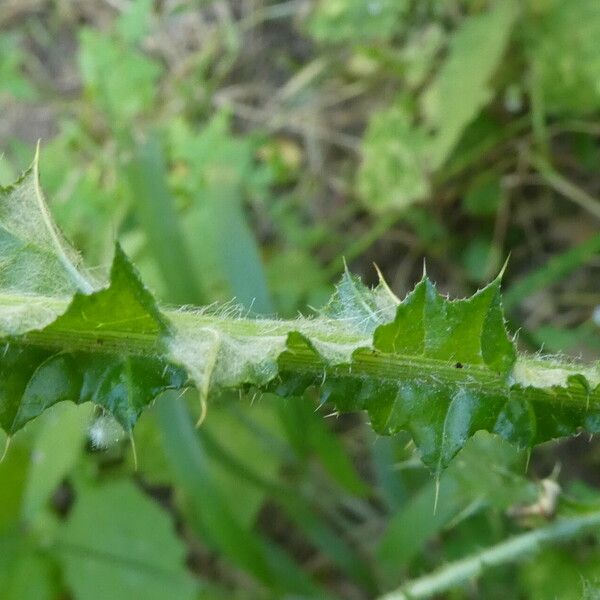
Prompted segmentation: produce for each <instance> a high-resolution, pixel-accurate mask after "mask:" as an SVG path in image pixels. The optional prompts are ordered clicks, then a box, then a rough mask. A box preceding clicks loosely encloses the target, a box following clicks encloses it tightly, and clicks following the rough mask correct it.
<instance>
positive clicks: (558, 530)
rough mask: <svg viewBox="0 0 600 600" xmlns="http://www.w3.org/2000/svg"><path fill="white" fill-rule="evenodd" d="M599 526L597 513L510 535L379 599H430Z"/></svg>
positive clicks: (599, 519)
mask: <svg viewBox="0 0 600 600" xmlns="http://www.w3.org/2000/svg"><path fill="white" fill-rule="evenodd" d="M599 526H600V511H595V512H592V513H588V514H585V515H580V516H576V517H567V518H562V519H560V520H559V521H557V522H556V523H553V524H551V525H547V526H546V527H540V528H539V529H536V530H535V531H530V532H528V533H524V534H522V535H517V536H514V537H512V538H510V539H508V540H506V541H504V542H501V543H500V544H497V545H495V546H492V547H491V548H487V549H486V550H482V551H481V552H477V553H476V554H473V555H472V556H469V557H467V558H463V559H461V560H457V561H455V562H453V563H450V564H448V565H446V566H445V567H443V568H441V569H438V570H437V571H433V572H432V573H430V574H428V575H425V576H424V577H420V578H419V579H414V580H412V581H409V582H408V583H406V584H404V585H403V586H402V587H401V588H399V589H397V590H394V591H393V592H390V593H388V594H385V595H384V596H382V597H381V598H380V600H413V599H416V598H430V597H431V596H434V595H436V594H440V593H442V592H444V591H447V590H449V589H452V588H454V587H456V586H459V585H462V584H464V583H466V582H468V581H469V580H471V579H473V578H475V577H478V576H479V575H481V574H482V573H483V572H484V571H485V570H487V569H488V568H490V567H495V566H498V565H503V564H507V563H511V562H517V561H519V560H521V559H522V558H524V557H527V556H529V555H531V554H535V553H536V552H539V551H540V550H541V549H542V548H543V547H544V545H546V544H553V543H557V542H560V541H563V540H569V539H572V538H574V537H577V536H578V535H580V534H582V533H584V532H586V531H588V530H589V529H592V528H595V527H599Z"/></svg>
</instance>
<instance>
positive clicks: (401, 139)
mask: <svg viewBox="0 0 600 600" xmlns="http://www.w3.org/2000/svg"><path fill="white" fill-rule="evenodd" d="M429 145H430V139H429V137H428V135H427V133H426V132H425V131H424V130H423V129H422V128H420V127H417V126H416V125H415V124H414V122H413V118H412V115H411V113H410V112H409V111H408V110H407V109H406V108H405V107H403V106H402V105H401V104H394V105H392V106H391V107H390V108H388V109H386V110H383V111H381V112H376V113H375V114H374V115H373V117H372V118H371V121H370V122H369V125H368V128H367V131H366V133H365V136H364V139H363V162H362V164H361V166H360V170H359V173H358V191H359V194H360V196H361V198H362V200H363V202H364V203H365V205H366V206H367V207H368V208H369V209H371V210H373V211H381V210H388V209H390V208H394V209H404V208H406V207H408V206H410V205H411V204H413V203H414V202H417V201H419V200H422V199H423V198H425V197H426V196H427V195H428V194H429V191H430V185H429V181H428V157H427V156H428V151H429Z"/></svg>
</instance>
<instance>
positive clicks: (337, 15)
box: [308, 0, 408, 43]
mask: <svg viewBox="0 0 600 600" xmlns="http://www.w3.org/2000/svg"><path fill="white" fill-rule="evenodd" d="M407 9H408V2H407V1H406V0H371V1H370V2H366V1H365V0H320V1H319V2H318V3H317V5H316V6H315V8H314V10H313V13H312V14H311V16H310V19H309V21H308V30H309V32H310V34H311V35H312V36H313V37H314V38H315V39H317V40H318V41H320V42H326V43H335V42H344V41H349V42H352V43H356V42H357V41H369V40H385V39H388V38H390V37H391V36H392V35H394V33H395V32H396V31H397V30H398V29H400V25H401V18H402V17H403V16H404V15H405V14H406V12H407Z"/></svg>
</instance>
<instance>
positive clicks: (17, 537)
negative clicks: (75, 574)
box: [0, 532, 57, 600]
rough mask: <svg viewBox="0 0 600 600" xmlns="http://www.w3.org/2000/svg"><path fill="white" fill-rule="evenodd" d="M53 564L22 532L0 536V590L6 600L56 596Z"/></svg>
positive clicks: (36, 599) (40, 598) (46, 598)
mask: <svg viewBox="0 0 600 600" xmlns="http://www.w3.org/2000/svg"><path fill="white" fill-rule="evenodd" d="M52 566H53V565H52V564H51V562H50V560H48V558H47V557H46V556H44V555H43V554H42V553H40V552H39V550H38V549H37V548H36V547H35V546H34V545H33V544H32V543H31V541H30V540H28V539H27V538H25V536H23V534H22V532H21V533H20V534H19V533H17V532H12V533H10V534H5V535H0V590H1V594H2V599H3V600H53V599H54V598H56V597H57V590H56V589H55V587H56V583H55V580H54V573H53V569H52Z"/></svg>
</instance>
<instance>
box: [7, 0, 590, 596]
mask: <svg viewBox="0 0 600 600" xmlns="http://www.w3.org/2000/svg"><path fill="white" fill-rule="evenodd" d="M599 39H600V4H599V3H598V2H597V1H596V0H575V1H569V0H527V1H524V2H516V1H512V0H511V1H500V0H498V1H496V2H494V1H492V0H490V1H485V0H447V1H440V0H427V1H424V2H409V1H404V0H402V1H400V0H396V1H393V0H314V1H309V2H297V1H294V0H290V1H288V2H274V1H273V2H271V1H267V0H255V1H250V0H235V1H233V0H231V1H226V2H222V1H214V2H213V1H208V0H204V1H202V2H193V1H191V0H190V1H186V0H179V1H174V2H154V1H152V0H127V1H126V0H112V1H105V2H95V3H94V2H76V1H74V0H73V1H72V0H63V1H62V2H56V3H52V2H45V1H42V0H39V1H31V2H17V1H16V0H7V1H5V2H3V3H0V152H1V153H2V155H0V156H1V157H2V158H1V159H0V183H8V182H10V181H11V180H13V179H14V177H15V174H18V173H19V171H20V170H22V169H23V168H24V167H25V166H26V165H27V164H28V163H29V161H30V160H31V156H32V154H33V148H34V145H35V142H36V141H37V140H38V139H39V138H42V180H43V185H44V188H45V190H46V192H47V194H48V198H49V202H50V203H51V206H52V210H53V213H54V214H55V215H56V216H57V219H58V221H59V222H60V224H61V226H62V227H63V229H64V230H65V232H66V234H67V235H68V237H69V238H71V239H72V240H73V241H74V243H75V245H76V246H77V247H79V248H81V249H82V251H83V253H84V254H85V256H86V259H87V261H88V263H92V264H96V265H98V269H100V270H106V269H107V268H108V267H107V266H108V265H109V264H110V260H111V254H112V248H113V243H114V240H115V239H116V238H118V239H119V240H120V241H121V242H122V244H123V246H124V248H125V249H126V251H127V253H128V254H129V255H130V256H132V258H133V259H134V262H135V263H136V264H137V265H138V266H139V267H140V269H141V271H142V273H143V278H144V280H145V281H146V282H148V283H149V284H150V286H151V287H152V288H153V290H154V291H155V292H156V293H157V294H158V296H159V297H160V298H161V299H162V300H163V301H164V302H172V303H190V304H205V303H210V302H215V301H217V302H227V301H229V300H231V299H232V298H234V297H235V298H236V301H237V302H239V303H241V304H243V305H244V306H245V307H246V309H247V310H249V311H251V312H255V313H263V314H264V313H274V312H277V313H278V314H282V315H293V314H295V313H296V311H298V310H306V309H307V306H311V307H319V306H321V305H322V303H323V302H324V300H325V298H326V297H327V295H328V290H329V287H330V284H331V281H332V280H333V279H335V278H336V277H337V275H338V274H339V273H340V272H341V270H342V257H343V256H345V257H346V260H347V261H349V262H352V263H353V267H355V270H357V271H362V272H363V273H364V274H365V275H366V276H367V278H371V280H372V281H373V280H374V279H375V277H374V274H373V270H372V268H371V266H370V264H371V262H372V261H376V262H377V263H378V265H379V266H380V268H381V270H382V271H383V272H384V274H385V275H386V277H387V279H388V280H389V281H390V283H391V285H392V287H393V288H394V290H395V291H397V292H398V293H399V294H402V293H403V292H405V291H406V290H407V289H408V288H409V287H410V284H411V283H412V282H413V281H414V280H415V279H416V278H417V277H418V276H419V273H420V271H421V270H422V268H423V265H422V257H424V256H426V257H427V269H428V272H430V273H431V274H432V275H433V276H434V277H436V278H437V279H438V280H439V282H440V284H441V286H442V288H443V289H445V290H448V291H451V292H453V293H454V294H459V295H460V294H467V293H470V292H472V291H473V290H474V289H475V288H476V287H477V286H480V285H481V284H482V282H484V281H486V280H488V279H489V278H490V277H492V276H494V275H495V274H496V273H497V272H498V271H499V270H500V268H501V265H502V263H503V261H504V259H505V258H506V256H507V255H508V254H509V252H510V253H512V254H511V260H510V263H509V268H508V271H507V273H506V275H505V287H506V288H507V296H506V297H507V300H508V314H507V316H508V318H509V320H510V321H511V324H512V325H513V329H517V328H518V329H519V331H520V338H519V339H520V343H521V344H522V345H523V346H525V347H526V348H528V349H530V350H538V349H539V348H540V347H542V346H543V347H544V348H546V349H549V350H550V351H553V352H559V351H560V352H573V353H576V354H584V355H586V356H588V357H596V358H597V352H598V348H599V347H600V343H599V341H598V340H599V336H598V325H597V324H595V323H594V321H593V319H592V315H593V313H594V309H595V307H597V306H598V305H600V295H599V292H598V287H597V281H598V269H599V268H600V264H599V263H598V237H597V236H598V223H599V220H600V208H599V206H600V204H599V203H598V200H597V197H598V194H600V179H599V176H598V173H599V172H600V145H599V138H600V120H599V118H598V115H599V111H600V46H599V45H598V40H599ZM0 393H1V391H0ZM197 404H198V399H197V397H196V395H195V394H194V392H192V391H190V392H189V393H187V394H186V395H185V396H184V397H181V398H178V397H164V398H161V399H159V400H157V402H156V406H155V407H154V409H153V410H151V411H149V412H147V413H146V414H145V415H144V416H143V417H142V419H141V421H140V424H139V426H138V428H137V430H136V433H135V444H136V448H137V454H138V459H139V465H138V469H137V471H136V470H135V469H134V464H133V458H132V453H131V448H130V442H129V440H128V438H127V436H124V435H122V433H123V432H121V431H119V430H118V428H116V429H115V428H114V426H113V424H111V423H110V422H108V421H107V420H106V417H105V416H103V415H99V414H94V413H93V412H92V411H91V409H90V408H89V407H87V406H81V407H74V406H72V405H69V404H64V405H57V406H55V407H54V408H53V409H51V410H50V411H48V412H47V413H46V414H45V415H44V416H42V417H41V418H40V419H38V420H37V421H35V422H34V423H32V424H30V425H29V426H27V427H26V428H25V430H24V431H23V432H21V433H19V434H18V435H16V436H15V438H14V439H13V440H12V443H11V447H10V449H9V452H8V453H7V456H6V458H5V460H4V461H3V462H2V463H0V597H2V598H3V599H4V598H6V599H7V600H17V599H19V600H21V599H24V600H28V599H35V600H37V599H39V598H41V599H48V600H55V599H58V598H71V597H72V598H74V599H75V600H88V599H90V600H91V599H96V598H111V599H114V600H120V599H129V598H154V597H156V598H163V597H169V598H174V599H179V598H181V599H187V598H207V599H208V598H210V599H213V598H238V597H239V598H281V597H306V598H329V597H331V598H349V599H354V598H356V599H361V598H373V597H376V596H377V595H378V594H380V593H383V592H386V591H388V590H389V589H391V588H392V587H394V586H397V585H399V584H401V583H402V582H403V581H405V580H407V579H410V578H414V577H416V576H419V575H422V574H423V573H425V572H428V571H429V570H431V569H433V568H435V567H436V566H439V565H441V564H444V563H446V562H448V561H452V560H455V559H457V558H459V557H461V556H464V555H466V554H469V553H471V552H474V551H476V550H478V549H481V548H482V547H485V546H487V545H492V544H495V543H497V542H499V541H501V540H503V539H505V538H506V537H507V536H508V535H511V534H515V533H518V532H521V531H522V530H523V527H524V526H525V525H526V524H524V523H522V522H520V521H519V520H518V519H515V518H514V517H511V516H509V515H507V510H509V509H512V508H514V506H516V505H519V504H521V503H530V502H535V499H536V496H537V495H538V494H539V492H540V490H539V486H538V485H537V484H536V478H541V477H546V476H547V475H548V473H549V470H551V468H552V466H553V464H554V462H556V461H557V460H560V461H562V462H563V463H565V464H566V467H565V468H563V472H562V474H561V483H562V484H563V485H564V487H565V489H566V490H567V491H566V492H565V494H564V497H563V500H562V501H561V503H560V506H559V509H558V510H559V513H560V512H561V511H563V510H566V509H565V505H567V508H569V506H568V505H569V502H570V503H571V504H572V503H573V502H574V500H573V498H575V499H576V500H577V501H581V502H583V500H582V498H583V499H585V501H586V502H592V501H593V502H597V491H596V490H595V489H594V484H595V485H597V483H598V482H597V476H595V475H594V473H597V468H598V463H599V460H600V454H599V453H598V446H597V444H596V443H594V442H591V443H590V444H589V446H585V447H584V448H585V451H583V450H582V446H581V445H580V446H576V451H575V450H572V449H571V450H570V449H569V448H570V447H566V448H565V447H563V448H562V449H561V448H558V449H556V448H554V447H547V448H541V449H540V450H538V451H536V452H535V453H534V455H533V456H532V457H527V456H524V455H523V454H522V453H519V452H517V451H515V450H514V449H513V448H510V447H507V446H506V445H505V444H503V443H501V442H499V441H498V440H497V439H495V438H494V437H492V436H489V435H487V434H485V435H484V434H478V435H477V436H476V437H475V438H474V439H473V440H471V441H470V442H469V443H468V445H467V447H466V448H465V449H464V450H463V451H462V452H461V453H460V454H459V455H458V456H457V457H456V459H455V460H454V461H453V463H452V464H451V466H450V467H449V468H448V470H447V471H446V472H445V473H444V475H443V476H442V478H441V480H440V481H439V490H438V492H437V494H439V499H438V504H437V510H436V511H435V513H434V512H433V505H434V501H435V498H436V482H435V481H432V480H431V479H430V477H429V474H428V472H427V471H426V470H425V469H424V468H423V467H422V465H421V464H420V463H419V461H418V458H417V457H416V455H415V453H414V448H413V446H412V445H411V443H410V440H409V439H408V438H406V437H404V436H403V435H400V436H396V437H393V438H385V439H384V438H381V439H375V438H374V436H373V435H372V434H371V433H370V430H369V429H368V428H366V427H365V426H364V423H363V420H362V419H361V418H360V417H359V416H356V415H355V416H350V417H344V418H339V419H338V418H335V419H334V418H331V415H327V414H326V413H325V412H324V410H323V409H322V408H321V407H319V406H317V404H316V401H315V398H313V397H310V396H309V397H305V398H301V399H293V400H287V401H282V400H281V399H277V398H274V397H270V396H268V395H266V396H262V397H255V394H254V392H253V391H252V390H249V391H248V393H247V394H244V395H242V397H241V398H240V397H238V396H237V394H236V395H231V396H230V395H227V394H224V395H223V396H222V397H219V398H212V399H211V402H210V406H209V410H208V415H207V418H206V421H205V423H204V424H203V426H202V427H201V428H199V429H198V430H196V429H194V427H193V420H192V419H193V418H195V417H197V413H198V408H197ZM111 428H112V429H111ZM3 441H4V440H3V439H2V440H0V442H3ZM575 443H579V444H581V443H582V441H581V440H579V441H576V442H575ZM573 453H576V454H577V461H576V463H575V465H576V466H574V467H573V468H572V469H569V466H573V462H572V454H573ZM528 462H529V469H528V470H527V467H526V463H528ZM577 477H582V478H584V479H585V480H586V481H587V482H588V484H589V485H588V486H586V485H584V484H582V483H579V484H575V483H574V482H573V480H574V479H575V478H577ZM571 509H572V507H571ZM536 519H537V520H536ZM536 519H534V520H533V522H532V523H528V524H527V525H529V526H536V525H539V524H540V523H541V522H543V521H544V517H543V516H538V517H536ZM598 547H599V546H598V539H597V535H596V534H590V536H589V537H588V538H587V539H586V540H584V541H582V542H571V543H570V546H566V547H564V548H555V549H548V550H545V551H544V552H543V553H542V554H539V555H537V556H535V557H533V558H531V559H530V560H527V561H525V562H523V563H520V564H517V565H512V566H506V567H502V568H501V569H499V570H496V571H490V572H489V573H486V574H485V575H484V576H483V577H482V578H481V579H480V580H479V581H478V582H474V583H473V584H472V585H471V586H470V587H469V588H468V589H465V590H456V591H454V592H452V594H450V595H448V597H449V598H473V597H480V598H492V599H493V598H509V597H515V598H516V597H523V598H532V599H537V598H540V599H541V598H549V597H555V596H556V597H560V598H570V597H572V598H579V597H582V595H583V594H584V593H585V597H589V598H593V597H595V595H594V594H596V593H597V592H595V591H594V590H595V587H596V586H597V584H598V581H600V572H599V567H598V564H599V563H598Z"/></svg>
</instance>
